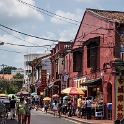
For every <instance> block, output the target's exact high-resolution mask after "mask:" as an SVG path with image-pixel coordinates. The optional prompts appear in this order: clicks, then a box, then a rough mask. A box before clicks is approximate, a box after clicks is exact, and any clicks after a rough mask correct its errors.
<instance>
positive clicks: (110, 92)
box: [107, 83, 112, 103]
mask: <svg viewBox="0 0 124 124" xmlns="http://www.w3.org/2000/svg"><path fill="white" fill-rule="evenodd" d="M107 93H108V94H107V102H108V103H112V84H111V83H108V84H107Z"/></svg>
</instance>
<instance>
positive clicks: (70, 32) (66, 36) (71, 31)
mask: <svg viewBox="0 0 124 124" xmlns="http://www.w3.org/2000/svg"><path fill="white" fill-rule="evenodd" d="M76 32H77V29H76V28H68V29H65V30H61V31H60V33H59V36H60V38H59V40H60V41H70V40H74V38H75V35H76Z"/></svg>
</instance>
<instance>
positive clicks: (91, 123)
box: [39, 109, 108, 124]
mask: <svg viewBox="0 0 124 124" xmlns="http://www.w3.org/2000/svg"><path fill="white" fill-rule="evenodd" d="M39 110H40V111H42V110H41V109H39ZM47 113H49V114H53V112H52V111H48V112H47ZM61 117H62V118H67V119H70V120H73V121H77V122H79V123H81V124H108V123H94V122H87V121H84V120H83V119H82V120H80V119H78V118H72V117H68V116H64V115H61Z"/></svg>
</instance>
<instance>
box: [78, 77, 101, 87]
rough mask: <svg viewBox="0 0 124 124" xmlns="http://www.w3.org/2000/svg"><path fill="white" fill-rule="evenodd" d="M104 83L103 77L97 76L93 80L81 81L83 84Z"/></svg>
mask: <svg viewBox="0 0 124 124" xmlns="http://www.w3.org/2000/svg"><path fill="white" fill-rule="evenodd" d="M101 83H102V79H101V78H95V79H92V80H86V82H83V83H81V84H80V85H81V86H90V85H98V84H101Z"/></svg>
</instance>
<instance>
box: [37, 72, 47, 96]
mask: <svg viewBox="0 0 124 124" xmlns="http://www.w3.org/2000/svg"><path fill="white" fill-rule="evenodd" d="M46 79H47V71H46V70H41V86H39V87H38V88H37V95H40V92H44V89H45V87H46V86H47V82H46Z"/></svg>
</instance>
